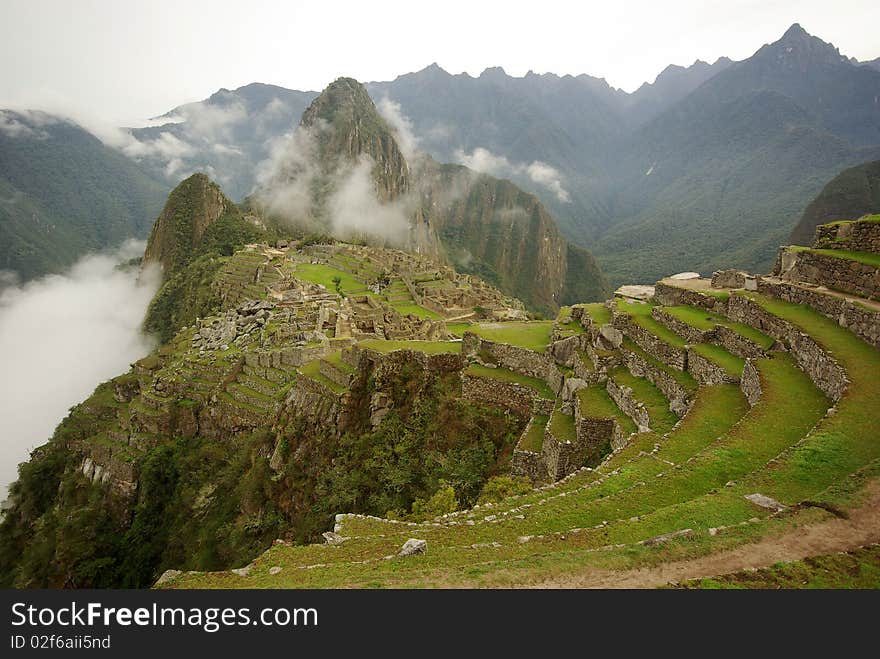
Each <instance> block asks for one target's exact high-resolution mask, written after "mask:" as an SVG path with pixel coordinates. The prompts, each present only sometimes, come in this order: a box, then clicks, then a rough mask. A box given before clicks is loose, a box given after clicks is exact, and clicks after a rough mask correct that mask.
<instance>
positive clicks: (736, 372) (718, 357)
mask: <svg viewBox="0 0 880 659" xmlns="http://www.w3.org/2000/svg"><path fill="white" fill-rule="evenodd" d="M691 349H692V350H693V351H694V352H695V353H697V354H698V355H700V356H701V357H705V358H706V359H708V360H709V361H710V362H712V363H713V364H715V365H716V366H720V367H721V368H723V369H724V371H725V372H726V373H727V374H728V375H730V376H733V377H735V378H738V377H740V376H741V375H742V371H743V366H745V364H746V361H745V360H744V359H742V358H741V357H737V356H736V355H732V354H730V353H729V352H727V350H725V349H724V348H722V347H721V346H716V345H713V344H711V343H697V344H695V345H692V346H691Z"/></svg>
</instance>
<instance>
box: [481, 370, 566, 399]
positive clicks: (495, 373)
mask: <svg viewBox="0 0 880 659" xmlns="http://www.w3.org/2000/svg"><path fill="white" fill-rule="evenodd" d="M464 372H465V373H466V374H467V375H478V376H480V377H483V378H492V379H494V380H499V381H501V382H512V383H515V384H521V385H523V386H525V387H531V388H532V389H534V390H535V392H536V393H537V394H538V395H539V396H540V397H541V398H546V399H548V400H553V399H555V398H556V394H554V393H553V390H552V389H551V388H550V387H549V385H548V384H547V383H546V382H544V381H543V380H539V379H538V378H531V377H529V376H528V375H522V374H521V373H515V372H514V371H509V370H507V369H506V368H490V367H489V366H483V365H482V364H471V365H470V366H468V367H467V368H466V369H465V371H464Z"/></svg>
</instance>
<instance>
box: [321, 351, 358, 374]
mask: <svg viewBox="0 0 880 659" xmlns="http://www.w3.org/2000/svg"><path fill="white" fill-rule="evenodd" d="M323 359H324V361H325V362H327V363H328V364H330V365H332V366H334V367H335V368H338V369H339V370H340V371H342V372H343V373H354V372H355V368H354V366H352V365H351V364H346V363H345V362H344V361H342V351H341V350H338V351H336V352H331V353H330V354H329V355H325V356H324V357H323Z"/></svg>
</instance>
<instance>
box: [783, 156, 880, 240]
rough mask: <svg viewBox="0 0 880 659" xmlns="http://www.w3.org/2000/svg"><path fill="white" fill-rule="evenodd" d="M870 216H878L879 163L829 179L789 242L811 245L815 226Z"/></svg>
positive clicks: (860, 166) (845, 171)
mask: <svg viewBox="0 0 880 659" xmlns="http://www.w3.org/2000/svg"><path fill="white" fill-rule="evenodd" d="M869 213H880V160H876V161H874V162H868V163H864V164H863V165H857V166H855V167H850V168H849V169H845V170H844V171H842V172H840V174H838V175H837V176H835V177H834V178H833V179H831V181H829V182H828V184H827V185H826V186H825V187H824V188H822V192H820V193H819V195H818V196H817V197H816V198H815V199H813V201H811V202H810V205H809V206H807V208H806V210H805V211H804V214H803V215H802V216H801V220H800V222H798V224H797V226H796V227H795V228H794V230H793V231H792V232H791V239H790V240H791V243H792V244H794V245H810V244H812V242H813V236H814V234H815V232H816V227H817V226H818V225H820V224H826V223H828V222H833V221H835V220H852V219H856V218H859V217H861V216H862V215H867V214H869Z"/></svg>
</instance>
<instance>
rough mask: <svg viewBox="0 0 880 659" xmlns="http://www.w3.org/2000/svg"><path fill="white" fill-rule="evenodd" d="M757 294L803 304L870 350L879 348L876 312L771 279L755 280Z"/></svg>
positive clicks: (879, 320)
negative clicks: (850, 334) (869, 347)
mask: <svg viewBox="0 0 880 659" xmlns="http://www.w3.org/2000/svg"><path fill="white" fill-rule="evenodd" d="M758 292H759V293H763V294H764V295H769V296H771V297H775V298H778V299H780V300H784V301H786V302H793V303H794V304H805V305H807V306H808V307H810V308H812V309H813V310H815V311H817V312H818V313H820V314H822V315H823V316H827V317H828V318H831V319H832V320H834V321H836V322H837V323H838V324H839V325H840V326H841V327H845V328H847V329H848V330H850V331H851V332H852V333H853V334H855V335H856V336H858V337H861V338H862V339H864V340H865V341H867V342H868V343H870V344H871V345H872V346H874V347H877V348H880V311H871V310H870V309H868V308H866V307H863V306H860V305H859V304H857V303H855V302H852V301H850V300H848V299H846V298H843V297H837V296H835V295H828V294H826V293H822V292H820V291H815V290H812V289H810V288H807V287H804V286H799V285H797V284H793V283H790V282H785V281H782V280H779V279H775V278H768V277H761V278H760V279H759V280H758Z"/></svg>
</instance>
